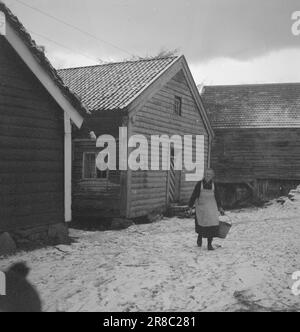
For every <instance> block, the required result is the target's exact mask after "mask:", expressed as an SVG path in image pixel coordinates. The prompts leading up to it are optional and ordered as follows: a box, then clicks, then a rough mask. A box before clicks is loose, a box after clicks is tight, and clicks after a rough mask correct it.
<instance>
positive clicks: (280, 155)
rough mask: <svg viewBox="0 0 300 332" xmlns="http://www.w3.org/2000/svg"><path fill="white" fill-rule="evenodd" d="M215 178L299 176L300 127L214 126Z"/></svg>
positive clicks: (286, 178)
mask: <svg viewBox="0 0 300 332" xmlns="http://www.w3.org/2000/svg"><path fill="white" fill-rule="evenodd" d="M215 134H216V137H215V140H214V143H213V147H212V167H213V168H214V169H215V171H216V176H217V181H218V182H225V183H226V182H229V183H230V182H231V183H238V182H247V181H253V180H256V179H278V180H297V179H300V129H293V128H290V129H285V128H280V129H215Z"/></svg>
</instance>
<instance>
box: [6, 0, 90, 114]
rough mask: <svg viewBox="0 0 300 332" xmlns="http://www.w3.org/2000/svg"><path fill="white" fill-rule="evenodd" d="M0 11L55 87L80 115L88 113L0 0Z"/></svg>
mask: <svg viewBox="0 0 300 332" xmlns="http://www.w3.org/2000/svg"><path fill="white" fill-rule="evenodd" d="M0 11H1V12H3V13H4V14H5V17H6V20H7V21H8V22H9V23H10V24H11V26H12V27H13V29H14V30H15V31H16V32H17V34H18V35H19V36H20V38H21V39H22V41H23V43H24V44H25V45H26V46H27V47H28V49H29V50H30V52H31V54H32V55H33V56H34V58H35V60H36V61H37V62H38V63H40V64H41V65H42V67H43V68H44V70H45V71H46V72H47V74H48V75H49V77H50V78H51V79H52V80H53V81H54V82H55V84H56V85H57V87H58V88H59V89H60V91H61V92H62V93H63V95H64V97H65V98H66V99H68V101H69V102H70V103H71V105H72V106H73V107H74V108H75V109H76V110H77V111H78V112H79V113H80V114H81V116H83V117H84V116H85V115H86V114H88V113H89V112H88V110H87V109H86V108H85V105H83V104H82V102H81V100H80V99H79V98H78V96H76V95H75V94H74V93H72V92H71V91H70V89H69V87H68V86H66V85H65V84H64V83H63V81H62V79H61V78H60V76H59V75H58V73H57V71H56V70H55V69H54V67H53V66H52V65H51V63H50V62H49V60H48V59H47V57H46V55H45V53H44V52H43V51H42V50H41V48H40V47H38V45H37V44H36V43H35V41H34V40H33V39H32V38H31V36H30V34H29V33H28V32H27V30H26V29H25V27H24V26H23V24H22V23H21V22H20V21H19V19H18V18H17V17H16V16H15V15H14V14H13V13H12V12H11V11H10V9H9V8H8V7H7V6H6V5H5V4H4V3H3V2H2V1H1V0H0Z"/></svg>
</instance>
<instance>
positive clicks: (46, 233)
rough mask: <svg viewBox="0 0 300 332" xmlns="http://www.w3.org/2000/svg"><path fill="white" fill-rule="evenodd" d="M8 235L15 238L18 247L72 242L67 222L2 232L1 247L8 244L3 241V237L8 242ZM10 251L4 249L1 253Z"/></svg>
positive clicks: (0, 235) (0, 236)
mask: <svg viewBox="0 0 300 332" xmlns="http://www.w3.org/2000/svg"><path fill="white" fill-rule="evenodd" d="M7 235H9V236H10V237H11V238H12V239H13V241H14V242H15V244H16V246H17V248H24V247H31V246H35V245H44V244H52V245H57V244H67V243H69V242H70V239H69V230H68V225H67V224H66V223H60V224H54V225H44V226H36V227H30V228H24V229H17V230H13V231H10V232H6V233H4V232H3V233H1V232H0V248H1V247H5V246H6V243H4V242H3V241H4V240H3V241H2V242H3V243H1V239H5V241H6V242H7ZM10 253H11V252H5V250H3V252H2V253H1V254H2V255H5V254H10Z"/></svg>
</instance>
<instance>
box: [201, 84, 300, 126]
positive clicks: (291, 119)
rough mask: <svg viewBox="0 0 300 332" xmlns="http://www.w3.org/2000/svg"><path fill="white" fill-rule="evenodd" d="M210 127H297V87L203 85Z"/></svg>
mask: <svg viewBox="0 0 300 332" xmlns="http://www.w3.org/2000/svg"><path fill="white" fill-rule="evenodd" d="M202 99H203V102H204V105H205V108H206V111H207V113H208V115H209V117H210V121H211V124H212V127H213V128H299V127H300V84H298V83H285V84H257V85H231V86H206V87H205V88H204V93H203V94H202Z"/></svg>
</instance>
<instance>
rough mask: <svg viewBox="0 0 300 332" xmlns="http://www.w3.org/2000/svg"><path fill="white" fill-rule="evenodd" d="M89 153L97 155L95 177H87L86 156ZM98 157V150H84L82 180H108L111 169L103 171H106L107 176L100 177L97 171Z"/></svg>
mask: <svg viewBox="0 0 300 332" xmlns="http://www.w3.org/2000/svg"><path fill="white" fill-rule="evenodd" d="M87 155H94V156H95V175H96V176H95V177H94V178H87V177H85V166H86V163H85V161H86V156H87ZM96 158H97V152H93V151H85V152H83V154H82V175H81V176H82V180H86V181H107V180H108V178H109V170H108V169H107V170H106V171H103V172H106V177H105V178H104V177H103V178H98V177H97V172H98V169H97V165H96Z"/></svg>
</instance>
